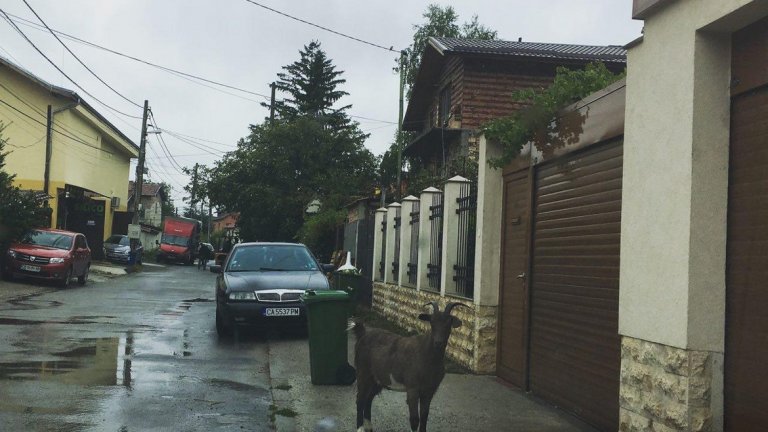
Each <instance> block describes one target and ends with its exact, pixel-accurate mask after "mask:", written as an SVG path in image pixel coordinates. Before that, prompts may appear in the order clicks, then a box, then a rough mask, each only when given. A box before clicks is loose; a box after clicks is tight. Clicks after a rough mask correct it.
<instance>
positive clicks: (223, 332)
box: [216, 308, 232, 337]
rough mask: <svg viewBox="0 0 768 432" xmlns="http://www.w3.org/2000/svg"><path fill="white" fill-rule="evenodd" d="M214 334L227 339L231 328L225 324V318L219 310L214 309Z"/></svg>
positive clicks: (230, 333)
mask: <svg viewBox="0 0 768 432" xmlns="http://www.w3.org/2000/svg"><path fill="white" fill-rule="evenodd" d="M216 334H218V335H219V337H229V336H231V335H232V328H231V327H230V326H229V325H227V323H226V322H225V318H224V317H223V316H222V315H221V313H220V312H219V308H216Z"/></svg>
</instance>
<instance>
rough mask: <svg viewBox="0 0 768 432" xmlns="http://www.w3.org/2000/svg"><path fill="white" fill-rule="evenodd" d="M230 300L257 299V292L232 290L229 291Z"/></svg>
mask: <svg viewBox="0 0 768 432" xmlns="http://www.w3.org/2000/svg"><path fill="white" fill-rule="evenodd" d="M229 299H230V300H256V294H254V293H252V292H239V291H235V292H231V293H229Z"/></svg>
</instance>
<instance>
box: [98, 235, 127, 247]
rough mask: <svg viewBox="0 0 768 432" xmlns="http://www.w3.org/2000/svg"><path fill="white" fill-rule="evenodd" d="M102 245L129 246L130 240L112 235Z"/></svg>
mask: <svg viewBox="0 0 768 432" xmlns="http://www.w3.org/2000/svg"><path fill="white" fill-rule="evenodd" d="M104 243H110V244H116V245H120V246H130V245H131V239H129V238H128V237H127V236H121V235H113V236H112V237H110V238H108V239H107V241H105V242H104Z"/></svg>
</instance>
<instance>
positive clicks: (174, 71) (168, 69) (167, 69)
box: [6, 13, 269, 99]
mask: <svg viewBox="0 0 768 432" xmlns="http://www.w3.org/2000/svg"><path fill="white" fill-rule="evenodd" d="M6 14H7V15H9V16H11V17H13V18H11V20H12V21H14V22H17V21H21V24H23V25H28V26H31V27H33V28H35V29H37V30H42V29H41V28H40V27H41V26H40V25H39V24H37V23H34V22H32V21H29V20H27V19H25V18H22V17H19V16H16V15H13V14H10V13H6ZM51 31H52V32H54V33H56V34H58V35H60V36H62V37H64V38H65V39H69V40H71V41H74V42H79V43H81V44H84V45H88V46H90V47H92V48H97V49H100V50H102V51H106V52H108V53H111V54H114V55H117V56H120V57H124V58H127V59H129V60H133V61H136V62H139V63H143V64H145V65H147V66H152V67H154V68H157V69H161V70H163V71H165V72H169V73H172V74H178V75H183V76H186V77H189V78H194V79H197V80H200V81H204V82H207V83H210V84H215V85H218V86H221V87H226V88H228V89H232V90H237V91H240V92H243V93H248V94H252V95H254V96H260V97H263V98H266V99H269V96H267V95H265V94H262V93H257V92H254V91H251V90H246V89H244V88H241V87H237V86H234V85H230V84H225V83H222V82H219V81H215V80H212V79H209V78H204V77H202V76H199V75H195V74H191V73H188V72H184V71H181V70H178V69H173V68H171V67H168V66H162V65H159V64H157V63H152V62H149V61H147V60H142V59H140V58H138V57H134V56H131V55H128V54H124V53H121V52H119V51H116V50H113V49H111V48H107V47H105V46H103V45H98V44H96V43H93V42H90V41H87V40H85V39H81V38H79V37H77V36H73V35H71V34H67V33H64V32H62V31H59V30H56V29H52V30H51ZM196 84H200V83H196ZM230 94H231V93H230Z"/></svg>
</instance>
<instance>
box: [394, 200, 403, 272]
mask: <svg viewBox="0 0 768 432" xmlns="http://www.w3.org/2000/svg"><path fill="white" fill-rule="evenodd" d="M401 210H402V209H401V208H397V209H395V225H394V227H393V228H394V229H393V234H394V235H395V250H394V252H395V254H394V258H393V259H392V280H393V281H394V282H395V283H397V282H398V280H399V279H400V225H402V224H401V222H400V220H401V218H400V211H401Z"/></svg>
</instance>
